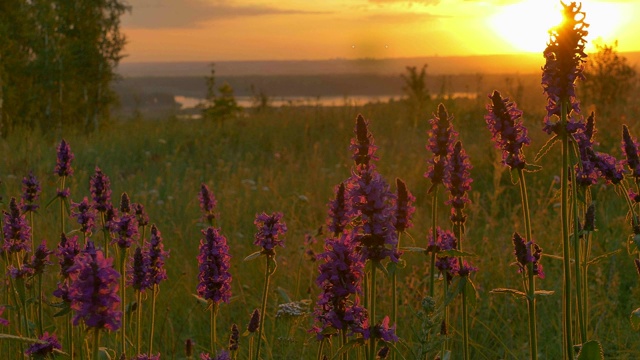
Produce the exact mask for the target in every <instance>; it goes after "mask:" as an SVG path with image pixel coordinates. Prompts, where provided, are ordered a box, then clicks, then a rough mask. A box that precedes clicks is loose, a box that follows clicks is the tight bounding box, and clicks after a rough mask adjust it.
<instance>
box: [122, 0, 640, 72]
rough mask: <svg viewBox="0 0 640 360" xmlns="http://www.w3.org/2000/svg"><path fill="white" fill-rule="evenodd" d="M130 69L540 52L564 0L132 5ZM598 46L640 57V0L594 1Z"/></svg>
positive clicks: (186, 0) (588, 7) (163, 0)
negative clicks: (150, 64) (149, 64)
mask: <svg viewBox="0 0 640 360" xmlns="http://www.w3.org/2000/svg"><path fill="white" fill-rule="evenodd" d="M128 3H129V5H131V6H132V12H131V13H130V14H126V15H124V17H123V24H122V31H123V33H124V34H125V35H126V37H127V41H128V44H127V46H126V48H125V51H124V52H125V54H126V55H127V57H125V58H124V60H123V61H124V62H146V61H212V62H215V61H226V60H306V59H333V58H362V57H375V58H388V57H417V56H433V55H439V56H449V55H481V54H505V53H515V52H520V51H531V52H540V51H542V49H544V46H545V43H546V41H547V39H548V35H547V29H548V28H549V27H550V26H551V25H553V24H554V23H555V22H557V20H556V19H557V17H558V16H559V11H558V7H559V1H555V0H279V1H275V0H128ZM582 3H583V11H585V12H586V22H587V23H590V24H591V27H590V28H589V30H590V36H589V41H590V44H591V43H593V40H594V39H595V38H601V39H602V40H603V41H604V42H606V43H610V42H612V41H614V40H618V43H619V47H618V50H619V51H640V36H638V35H640V22H639V21H633V19H634V18H636V19H637V18H638V16H640V1H637V0H626V1H625V0H619V1H612V0H606V1H602V0H600V1H598V0H585V1H583V2H582Z"/></svg>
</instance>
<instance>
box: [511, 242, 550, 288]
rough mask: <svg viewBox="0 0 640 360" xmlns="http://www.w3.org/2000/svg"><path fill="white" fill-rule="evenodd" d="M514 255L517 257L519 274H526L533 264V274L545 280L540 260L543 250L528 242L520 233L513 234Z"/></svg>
mask: <svg viewBox="0 0 640 360" xmlns="http://www.w3.org/2000/svg"><path fill="white" fill-rule="evenodd" d="M513 245H514V248H515V250H514V254H515V255H516V261H517V262H516V264H517V265H518V267H519V270H518V272H519V273H524V272H525V271H526V270H525V269H528V266H529V264H533V274H534V275H537V276H538V277H539V278H540V279H544V272H543V271H542V264H540V259H541V257H542V248H540V246H539V245H538V244H536V243H534V242H533V240H531V241H528V242H527V241H526V240H525V239H524V238H522V237H521V236H520V234H518V233H514V234H513Z"/></svg>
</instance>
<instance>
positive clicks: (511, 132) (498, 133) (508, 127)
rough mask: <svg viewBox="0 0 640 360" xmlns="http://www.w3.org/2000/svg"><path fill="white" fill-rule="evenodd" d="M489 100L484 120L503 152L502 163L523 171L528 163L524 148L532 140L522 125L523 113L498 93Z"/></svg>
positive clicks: (494, 93) (495, 92) (497, 146)
mask: <svg viewBox="0 0 640 360" xmlns="http://www.w3.org/2000/svg"><path fill="white" fill-rule="evenodd" d="M489 98H490V99H491V104H489V105H487V110H488V111H489V113H488V114H487V115H485V116H484V119H485V121H486V123H487V126H488V127H489V131H491V135H493V141H494V142H495V146H496V148H498V149H501V150H502V162H503V163H504V164H505V165H507V166H509V167H510V168H511V169H523V168H524V166H525V164H526V162H525V159H524V154H523V153H522V148H523V146H524V145H529V144H530V143H531V140H530V139H529V136H528V134H527V128H526V127H524V125H523V124H522V111H521V110H518V108H517V107H516V104H515V103H514V102H512V101H510V100H509V99H508V98H502V96H501V95H500V93H499V92H497V91H494V92H493V94H492V95H490V96H489Z"/></svg>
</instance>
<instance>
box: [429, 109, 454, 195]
mask: <svg viewBox="0 0 640 360" xmlns="http://www.w3.org/2000/svg"><path fill="white" fill-rule="evenodd" d="M452 119H453V116H449V114H448V113H447V109H446V108H445V107H444V105H443V104H440V105H438V114H437V115H436V114H434V115H433V118H432V119H431V120H429V123H430V124H431V130H429V132H428V134H427V135H428V136H429V143H428V144H427V149H428V150H431V152H433V157H432V158H431V159H429V160H428V161H427V162H428V163H429V164H430V165H429V168H428V170H427V172H426V173H425V174H424V176H425V177H426V178H428V179H430V180H431V187H430V188H429V190H428V192H429V193H430V192H432V191H433V189H434V188H435V187H436V186H437V185H438V184H444V183H446V182H447V181H448V179H449V174H450V165H449V161H448V159H447V157H448V155H449V154H451V152H452V151H453V142H454V140H455V139H456V138H457V136H458V133H457V132H456V131H455V130H453V125H452V124H451V120H452Z"/></svg>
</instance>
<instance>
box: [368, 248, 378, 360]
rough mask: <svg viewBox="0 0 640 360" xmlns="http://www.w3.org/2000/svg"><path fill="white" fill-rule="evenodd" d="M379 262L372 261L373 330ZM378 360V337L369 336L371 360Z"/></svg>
mask: <svg viewBox="0 0 640 360" xmlns="http://www.w3.org/2000/svg"><path fill="white" fill-rule="evenodd" d="M377 265H378V260H371V308H370V309H369V327H370V328H372V327H373V326H375V323H376V267H377ZM375 358H376V337H375V336H374V334H373V333H372V334H370V335H369V360H375Z"/></svg>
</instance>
